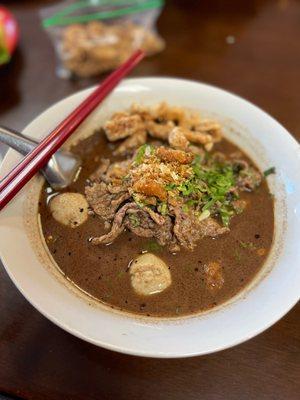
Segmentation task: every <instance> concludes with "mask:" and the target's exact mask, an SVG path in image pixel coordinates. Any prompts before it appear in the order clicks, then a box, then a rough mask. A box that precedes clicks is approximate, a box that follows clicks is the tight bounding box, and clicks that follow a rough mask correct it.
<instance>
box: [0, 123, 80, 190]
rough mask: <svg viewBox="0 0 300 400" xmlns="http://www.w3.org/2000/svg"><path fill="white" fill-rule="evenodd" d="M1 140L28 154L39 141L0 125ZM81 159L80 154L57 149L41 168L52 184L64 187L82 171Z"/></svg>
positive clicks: (52, 185)
mask: <svg viewBox="0 0 300 400" xmlns="http://www.w3.org/2000/svg"><path fill="white" fill-rule="evenodd" d="M0 142H2V143H5V144H7V145H8V146H9V147H11V148H13V149H14V150H16V151H18V152H19V153H21V154H23V155H26V154H27V153H29V152H30V151H32V150H33V149H34V148H35V146H36V145H37V144H38V142H37V141H36V140H34V139H31V138H29V137H27V136H25V135H23V134H22V133H19V132H16V131H15V130H13V129H8V128H5V127H4V126H0ZM80 166H81V160H80V158H79V157H78V156H76V155H74V154H72V153H70V152H68V151H64V150H59V151H57V152H56V153H55V154H54V155H53V156H52V157H51V158H50V160H49V161H48V164H46V165H45V167H44V168H43V169H42V170H41V172H42V173H43V175H44V177H45V178H46V179H47V181H48V182H49V184H50V186H51V187H52V188H53V189H55V190H59V189H64V188H65V187H67V186H69V185H70V184H71V183H72V182H73V181H74V180H75V179H76V178H77V176H78V174H79V172H80Z"/></svg>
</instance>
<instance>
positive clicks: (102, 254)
mask: <svg viewBox="0 0 300 400" xmlns="http://www.w3.org/2000/svg"><path fill="white" fill-rule="evenodd" d="M215 150H219V151H222V152H224V153H227V154H229V153H231V152H234V151H237V150H239V149H238V148H237V147H236V146H235V145H233V144H232V143H230V142H228V141H226V140H223V141H222V142H221V143H220V144H218V145H217V146H216V147H215ZM73 151H74V153H76V154H79V155H80V156H81V158H82V160H83V168H82V171H81V174H80V177H79V179H78V180H77V182H75V183H74V184H73V185H72V186H71V187H70V188H69V189H68V190H69V191H76V192H80V193H83V192H84V186H85V183H86V179H87V178H88V177H89V176H90V174H91V173H92V172H93V171H94V170H95V169H96V168H97V166H98V164H99V160H100V157H109V158H112V157H111V145H110V144H108V143H107V141H106V139H105V137H104V135H103V134H102V133H101V132H98V133H96V134H94V135H93V136H92V137H90V138H88V139H86V140H85V141H82V142H81V143H80V144H79V145H77V146H75V147H74V148H73ZM245 158H247V157H246V156H245ZM46 189H47V186H46V184H45V185H44V187H43V190H42V194H41V199H40V214H41V221H42V227H43V232H44V236H45V238H46V241H47V238H48V237H49V236H52V237H53V240H52V241H49V242H48V241H47V243H48V247H49V250H50V252H51V254H52V256H53V258H54V259H55V261H56V262H57V264H58V265H59V268H60V269H61V270H62V271H63V273H64V274H65V275H66V276H67V277H68V278H69V279H70V280H71V281H73V282H74V283H75V284H76V285H78V286H79V287H80V288H82V289H83V290H84V291H85V292H87V293H90V294H91V295H92V296H94V297H96V298H97V299H99V300H100V301H102V302H105V303H106V304H108V305H110V306H111V307H115V308H118V309H121V310H124V311H129V312H133V313H137V314H143V315H148V316H180V315H187V314H193V313H197V312H199V311H203V310H207V309H209V308H212V307H214V306H216V305H218V304H220V303H222V302H224V301H226V300H228V299H229V298H231V297H232V296H234V295H235V294H236V293H238V292H239V291H240V290H241V289H243V288H244V287H245V286H246V285H247V284H248V283H249V282H250V281H251V280H252V279H253V277H254V276H255V274H256V273H257V272H258V271H259V270H260V268H261V267H262V265H263V263H264V261H265V259H266V257H267V255H268V252H269V250H270V247H271V244H272V238H273V228H274V227H273V219H274V218H273V200H272V196H270V194H269V190H268V186H267V183H266V182H265V181H263V182H262V185H261V186H260V187H259V188H258V189H257V190H256V191H255V192H254V193H243V194H242V198H243V199H245V200H247V201H248V203H249V204H248V206H247V207H246V210H245V211H244V212H243V213H242V214H241V215H239V216H236V217H234V218H232V220H231V223H230V228H231V231H230V233H229V234H225V235H223V236H220V237H218V238H216V239H212V238H204V239H202V240H201V241H200V242H199V243H198V246H197V248H196V249H195V250H194V251H193V252H190V251H187V250H183V249H182V250H181V251H180V253H177V254H176V255H172V254H170V253H169V252H168V251H167V250H166V249H162V250H161V251H160V252H159V253H157V255H159V256H160V257H161V258H162V259H163V260H164V261H165V262H166V263H167V265H169V268H170V272H171V275H172V284H171V286H170V287H169V288H167V289H166V290H165V291H164V292H162V293H160V294H154V295H151V296H148V297H143V296H139V295H137V294H136V293H135V292H134V290H133V289H132V287H131V284H130V275H129V273H128V269H127V267H128V264H129V262H130V261H131V260H132V259H133V258H135V257H136V256H137V255H138V254H140V253H141V251H142V250H143V249H147V247H148V245H149V239H143V238H140V237H137V236H135V235H133V234H131V233H130V232H124V233H123V234H122V235H121V236H120V237H119V238H118V239H117V240H116V241H115V242H114V243H113V244H111V245H109V246H105V245H102V246H101V245H100V246H93V245H92V244H90V243H89V241H88V239H89V238H90V237H92V236H99V235H100V234H101V233H104V229H103V223H102V221H101V220H100V219H99V218H98V217H95V216H94V217H92V216H90V217H89V218H88V221H87V222H86V223H84V224H83V225H82V226H79V227H78V228H76V229H71V228H67V227H65V226H63V225H61V224H59V223H58V222H56V221H55V220H54V218H52V216H51V214H50V212H49V209H48V207H47V196H48V195H49V194H48V193H47V190H46ZM241 241H242V243H241ZM249 243H252V245H250V246H249ZM245 244H247V245H245ZM262 248H263V249H265V250H266V252H265V255H263V256H261V255H258V254H257V250H258V249H262ZM210 261H218V262H220V263H221V265H222V269H223V274H224V279H225V283H224V285H223V287H222V288H221V289H220V290H217V291H215V292H214V293H212V292H211V291H210V290H209V289H208V288H207V287H206V284H205V275H204V265H205V264H207V263H208V262H210Z"/></svg>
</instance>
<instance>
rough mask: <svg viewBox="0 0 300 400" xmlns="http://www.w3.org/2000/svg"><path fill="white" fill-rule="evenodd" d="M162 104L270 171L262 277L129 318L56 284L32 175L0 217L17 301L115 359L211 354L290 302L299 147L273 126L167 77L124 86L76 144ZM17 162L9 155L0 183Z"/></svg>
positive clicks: (39, 131) (36, 126)
mask: <svg viewBox="0 0 300 400" xmlns="http://www.w3.org/2000/svg"><path fill="white" fill-rule="evenodd" d="M91 90H92V89H87V90H84V91H81V92H79V93H76V94H75V95H73V96H71V97H68V98H66V99H64V100H62V101H60V102H59V103H57V104H55V105H54V106H52V107H51V108H49V109H48V110H46V111H45V112H44V113H43V114H41V115H40V116H39V117H37V118H36V119H35V120H34V121H33V122H32V123H31V124H29V125H28V126H27V128H26V129H25V130H24V133H26V134H28V135H31V136H32V137H35V138H41V137H42V136H43V135H45V134H46V133H48V132H49V131H50V130H51V129H52V128H53V127H54V126H56V125H57V124H58V122H59V121H60V120H61V119H62V118H64V117H65V116H66V115H67V114H68V113H69V112H70V111H71V110H72V109H73V108H74V107H75V106H76V105H77V104H79V103H80V102H81V101H82V100H83V99H84V98H85V97H86V96H87V95H88V94H89V93H90V92H91ZM162 100H166V101H167V102H169V103H171V104H174V105H179V106H185V107H189V108H194V109H199V110H202V112H203V110H204V112H208V113H212V114H215V115H216V116H217V118H219V119H220V120H221V122H222V123H223V124H225V126H226V136H228V137H229V138H231V139H232V140H233V141H234V142H235V143H237V144H238V145H240V146H241V147H242V148H243V149H244V150H245V151H246V152H247V153H248V154H249V155H250V157H252V159H254V161H255V162H256V163H257V165H258V166H259V167H260V168H261V170H264V169H266V168H268V167H270V166H275V167H276V171H277V173H276V175H273V176H272V177H270V178H268V179H269V183H270V188H271V192H272V193H273V194H274V195H275V238H274V244H273V247H272V250H271V254H270V256H269V258H268V260H267V262H266V263H265V266H264V268H263V270H262V272H261V273H260V274H259V275H258V276H257V277H256V279H255V281H254V282H253V283H252V284H251V285H250V286H249V287H248V288H247V289H246V290H244V292H242V293H240V294H239V295H238V296H236V297H235V298H234V299H232V300H231V301H230V302H228V303H227V304H225V305H223V306H221V307H219V308H218V309H215V310H212V311H211V312H208V313H205V314H202V315H198V316H193V317H186V318H181V319H177V320H155V319H152V318H150V319H144V318H140V317H132V316H129V315H125V314H121V313H120V312H115V311H112V310H110V309H108V308H106V307H103V306H102V305H99V303H97V304H94V302H93V301H92V300H91V299H89V300H87V299H88V297H87V296H85V295H82V294H79V291H78V289H76V288H74V287H72V285H71V284H69V283H68V282H66V280H65V279H64V278H62V277H61V275H60V273H59V272H58V271H57V269H56V268H55V267H53V263H52V262H51V260H50V258H49V257H48V255H47V252H46V250H45V248H44V247H43V245H42V241H41V239H40V238H39V236H38V235H37V229H38V224H37V217H36V207H37V191H38V188H39V187H40V185H41V181H42V179H41V178H37V177H35V178H34V179H33V181H32V182H31V183H30V184H28V185H27V186H26V187H25V188H24V189H23V190H22V191H21V192H20V194H19V195H18V196H17V197H16V198H15V199H14V200H13V201H12V202H11V203H10V204H9V205H8V206H7V207H6V208H5V209H4V210H3V211H2V212H1V213H0V250H1V257H2V260H3V263H4V265H5V268H6V270H7V272H8V274H9V276H10V277H11V279H12V280H13V282H14V283H15V285H16V286H17V287H18V288H19V290H20V291H21V292H22V293H23V295H24V296H25V297H26V298H27V299H28V300H29V301H30V303H31V304H32V305H33V306H34V307H36V308H37V309H38V310H39V311H40V312H41V313H42V314H43V315H45V316H46V317H47V318H49V319H50V320H51V321H53V322H54V323H55V324H57V325H59V326H60V327H62V328H63V329H65V330H66V331H68V332H70V333H72V334H74V335H76V336H78V337H80V338H82V339H84V340H87V341H89V342H91V343H94V344H96V345H98V346H102V347H105V348H107V349H111V350H115V351H119V352H123V353H128V354H135V355H140V356H149V357H185V356H194V355H200V354H207V353H211V352H215V351H218V350H221V349H225V348H228V347H230V346H234V345H236V344H238V343H241V342H243V341H245V340H247V339H250V338H252V337H253V336H255V335H257V334H258V333H260V332H262V331H263V330H265V329H266V328H268V327H269V326H271V325H272V324H274V323H275V322H276V321H278V319H279V318H281V317H282V316H283V315H284V314H285V313H286V312H288V311H289V310H290V308H291V307H293V305H294V304H295V303H296V302H297V301H298V299H299V292H300V246H299V243H298V241H299V237H300V187H299V171H300V150H299V145H298V144H297V142H296V141H295V140H294V139H293V138H292V137H291V136H290V135H289V133H288V132H287V131H286V130H285V129H284V128H283V127H282V126H281V125H280V124H279V123H278V122H276V121H275V120H274V119H273V118H271V117H270V116H269V115H267V114H266V113H265V112H263V111H262V110H260V109H259V108H257V107H255V106H254V105H252V104H251V103H249V102H247V101H245V100H243V99H241V98H239V97H237V96H235V95H233V94H231V93H228V92H226V91H224V90H221V89H218V88H215V87H212V86H209V85H204V84H200V83H196V82H191V81H186V80H178V79H166V78H146V79H144V78H142V79H130V80H127V81H125V82H123V83H122V84H121V85H120V86H119V87H118V88H117V89H116V90H115V91H114V93H113V94H112V95H111V96H110V97H109V98H108V99H107V100H106V101H105V103H104V104H103V105H102V106H101V107H100V108H99V109H98V110H97V111H96V112H95V113H94V114H93V115H92V116H91V117H90V118H89V120H88V121H86V122H85V123H84V124H83V125H82V127H81V129H80V130H79V131H78V133H76V134H75V136H74V140H76V139H77V138H78V137H80V136H82V135H88V134H90V133H91V132H92V131H93V129H94V128H95V127H96V126H97V125H99V124H101V123H102V122H103V121H104V120H105V119H106V118H107V117H108V116H109V115H110V114H111V113H112V112H113V111H116V110H120V109H124V108H126V107H128V106H129V105H130V104H131V103H132V102H134V101H137V102H141V103H144V104H156V103H157V102H159V101H162ZM19 159H20V157H19V156H18V155H17V154H16V153H15V152H14V151H12V150H11V151H9V152H8V154H7V156H6V157H5V160H4V161H3V163H2V166H1V170H0V176H3V175H4V174H5V173H7V172H8V171H9V170H10V169H11V168H12V167H13V165H15V164H16V162H17V161H18V160H19ZM252 223H255V221H252ZM28 227H30V229H28ZM34 232H35V233H34Z"/></svg>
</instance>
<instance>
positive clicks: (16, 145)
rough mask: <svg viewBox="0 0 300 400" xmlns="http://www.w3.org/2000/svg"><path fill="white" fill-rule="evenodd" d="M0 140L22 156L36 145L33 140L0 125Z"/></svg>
mask: <svg viewBox="0 0 300 400" xmlns="http://www.w3.org/2000/svg"><path fill="white" fill-rule="evenodd" d="M0 142H2V143H5V144H7V145H8V146H9V147H11V148H13V149H14V150H16V151H18V152H19V153H21V154H22V155H24V156H25V155H26V154H28V153H30V152H31V151H32V150H33V149H34V148H35V147H36V145H37V142H35V141H34V140H32V139H29V138H28V137H26V136H24V135H22V134H21V133H19V132H17V131H15V130H13V129H9V128H6V127H4V126H0Z"/></svg>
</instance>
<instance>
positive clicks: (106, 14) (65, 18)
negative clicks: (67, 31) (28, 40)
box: [42, 0, 164, 28]
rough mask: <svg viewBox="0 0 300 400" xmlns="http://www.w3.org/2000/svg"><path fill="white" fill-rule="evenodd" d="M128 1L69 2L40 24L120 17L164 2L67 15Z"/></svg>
mask: <svg viewBox="0 0 300 400" xmlns="http://www.w3.org/2000/svg"><path fill="white" fill-rule="evenodd" d="M128 2H129V1H128V0H116V1H111V0H100V1H99V2H98V4H95V3H93V4H91V2H90V1H79V2H77V3H75V4H71V5H70V6H68V7H66V8H65V9H64V10H62V11H60V12H58V13H56V14H55V15H53V16H52V17H50V18H46V19H44V20H43V22H42V24H43V27H44V28H49V27H51V26H56V25H70V24H76V23H85V22H89V21H94V20H97V19H100V20H102V19H111V18H117V17H121V16H123V15H129V14H136V13H138V12H141V11H145V10H151V9H155V8H158V7H162V6H163V4H164V0H149V1H145V2H143V3H140V2H135V4H133V5H131V6H129V7H124V8H118V9H115V10H109V11H100V12H97V13H93V14H86V15H74V16H70V15H68V14H70V13H72V12H74V11H77V10H80V9H81V8H85V7H95V6H96V5H109V4H110V5H114V6H122V5H124V4H128Z"/></svg>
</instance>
